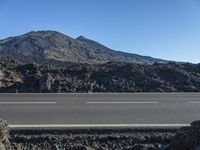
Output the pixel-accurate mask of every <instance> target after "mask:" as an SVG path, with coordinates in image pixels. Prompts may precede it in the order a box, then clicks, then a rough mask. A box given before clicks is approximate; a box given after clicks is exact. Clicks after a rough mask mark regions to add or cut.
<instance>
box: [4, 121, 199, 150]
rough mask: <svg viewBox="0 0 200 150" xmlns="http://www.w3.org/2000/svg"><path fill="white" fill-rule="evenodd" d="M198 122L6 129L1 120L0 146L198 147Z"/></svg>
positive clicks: (9, 149) (93, 149)
mask: <svg viewBox="0 0 200 150" xmlns="http://www.w3.org/2000/svg"><path fill="white" fill-rule="evenodd" d="M199 145H200V122H199V121H196V122H193V123H192V124H191V126H190V127H183V128H180V129H177V128H137V129H136V128H134V129H133V128H121V129H117V128H112V129H100V128H94V129H77V128H74V129H63V128H62V129H30V128H29V129H16V128H14V129H11V130H10V129H9V127H8V124H7V123H6V122H5V121H0V150H38V149H48V150H68V149H72V150H123V149H126V150H198V147H199Z"/></svg>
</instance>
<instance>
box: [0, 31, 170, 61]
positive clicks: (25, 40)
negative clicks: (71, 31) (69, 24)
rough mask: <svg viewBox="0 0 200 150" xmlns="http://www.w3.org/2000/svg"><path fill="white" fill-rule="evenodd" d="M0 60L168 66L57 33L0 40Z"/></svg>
mask: <svg viewBox="0 0 200 150" xmlns="http://www.w3.org/2000/svg"><path fill="white" fill-rule="evenodd" d="M0 57H1V58H11V59H15V60H18V61H20V62H23V63H33V62H34V63H37V64H55V63H56V64H57V63H61V62H73V63H77V62H78V63H96V64H98V63H106V62H110V61H112V62H131V63H148V64H152V63H154V62H160V63H166V62H167V61H164V60H160V59H155V58H151V57H146V56H140V55H136V54H129V53H124V52H120V51H114V50H112V49H110V48H107V47H106V46H103V45H102V44H99V43H97V42H95V41H92V40H89V39H86V38H84V37H83V36H80V37H78V38H77V39H73V38H71V37H69V36H67V35H64V34H62V33H59V32H56V31H38V32H29V33H27V34H24V35H21V36H16V37H11V38H7V39H4V40H0Z"/></svg>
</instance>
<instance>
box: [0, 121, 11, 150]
mask: <svg viewBox="0 0 200 150" xmlns="http://www.w3.org/2000/svg"><path fill="white" fill-rule="evenodd" d="M9 133H10V129H9V127H8V124H7V123H6V122H5V121H3V120H1V119H0V150H11V144H10V141H9Z"/></svg>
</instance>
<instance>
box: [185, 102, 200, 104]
mask: <svg viewBox="0 0 200 150" xmlns="http://www.w3.org/2000/svg"><path fill="white" fill-rule="evenodd" d="M187 103H189V104H200V101H190V102H187Z"/></svg>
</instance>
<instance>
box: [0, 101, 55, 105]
mask: <svg viewBox="0 0 200 150" xmlns="http://www.w3.org/2000/svg"><path fill="white" fill-rule="evenodd" d="M1 104H56V102H0V105H1Z"/></svg>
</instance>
